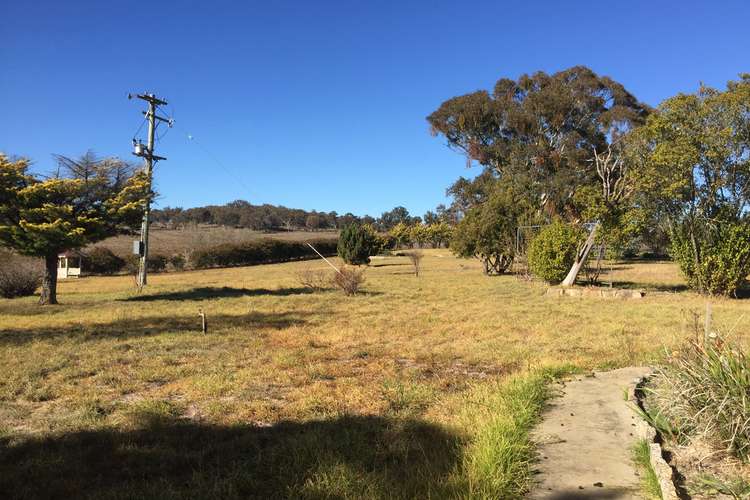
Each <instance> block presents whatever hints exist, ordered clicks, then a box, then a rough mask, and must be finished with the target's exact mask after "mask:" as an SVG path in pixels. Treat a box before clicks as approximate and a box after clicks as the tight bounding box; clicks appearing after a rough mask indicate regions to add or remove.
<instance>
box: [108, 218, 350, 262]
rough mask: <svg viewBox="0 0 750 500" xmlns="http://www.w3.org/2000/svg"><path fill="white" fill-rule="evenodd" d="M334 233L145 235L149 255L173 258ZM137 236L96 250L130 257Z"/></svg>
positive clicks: (188, 230) (226, 230)
mask: <svg viewBox="0 0 750 500" xmlns="http://www.w3.org/2000/svg"><path fill="white" fill-rule="evenodd" d="M337 236H338V231H329V230H325V231H289V232H274V233H266V232H263V231H254V230H252V229H247V228H233V227H224V226H208V225H197V226H191V225H188V226H187V227H185V228H181V229H164V228H158V227H157V228H153V229H152V230H151V231H150V233H149V248H150V250H151V252H152V253H153V254H159V255H173V254H176V253H183V252H184V251H186V250H187V249H193V250H197V249H203V248H208V247H211V246H214V245H220V244H222V243H242V242H245V241H252V240H257V239H261V238H273V239H280V240H289V241H305V240H311V239H316V238H336V237H337ZM137 239H138V236H133V235H119V236H113V237H112V238H107V239H106V240H104V241H102V242H100V243H97V244H96V245H93V246H97V247H106V248H109V249H110V250H112V251H113V252H114V253H116V254H118V255H130V254H131V253H132V252H133V241H134V240H137Z"/></svg>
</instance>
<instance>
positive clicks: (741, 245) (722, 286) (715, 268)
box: [670, 221, 750, 296]
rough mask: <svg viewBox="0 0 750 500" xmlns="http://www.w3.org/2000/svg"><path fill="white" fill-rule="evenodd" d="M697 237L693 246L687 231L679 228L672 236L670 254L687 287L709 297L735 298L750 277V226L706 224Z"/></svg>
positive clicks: (739, 222) (742, 224)
mask: <svg viewBox="0 0 750 500" xmlns="http://www.w3.org/2000/svg"><path fill="white" fill-rule="evenodd" d="M697 233H698V234H695V235H694V237H695V241H694V242H693V241H692V240H691V238H690V236H689V233H688V231H687V230H686V229H685V228H684V227H680V226H678V227H677V228H676V229H675V230H674V231H673V232H672V234H671V235H670V236H671V245H670V253H671V254H672V258H673V259H674V260H675V261H676V262H677V263H678V264H679V265H680V270H681V271H682V273H683V274H684V275H685V278H686V279H687V283H688V286H689V287H690V288H692V289H694V290H697V291H698V292H700V293H705V294H710V295H730V296H731V295H736V293H737V290H738V289H739V288H740V287H741V286H742V284H743V283H744V282H745V279H746V278H747V276H748V274H750V222H747V221H738V222H724V223H721V224H718V225H717V226H715V227H710V226H709V225H708V224H706V228H705V230H704V231H702V232H697ZM694 244H695V245H697V247H698V250H699V253H698V255H697V256H696V251H695V247H694Z"/></svg>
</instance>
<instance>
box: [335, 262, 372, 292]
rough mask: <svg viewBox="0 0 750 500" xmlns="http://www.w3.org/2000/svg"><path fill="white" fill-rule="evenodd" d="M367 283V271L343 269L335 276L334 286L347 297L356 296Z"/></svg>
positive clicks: (353, 268)
mask: <svg viewBox="0 0 750 500" xmlns="http://www.w3.org/2000/svg"><path fill="white" fill-rule="evenodd" d="M364 282H365V270H364V269H358V268H356V267H348V266H344V267H342V268H341V269H340V270H339V272H334V274H333V284H334V285H336V287H338V288H339V289H341V290H342V291H343V292H344V293H345V294H346V295H356V294H357V292H358V291H359V287H360V286H362V283H364Z"/></svg>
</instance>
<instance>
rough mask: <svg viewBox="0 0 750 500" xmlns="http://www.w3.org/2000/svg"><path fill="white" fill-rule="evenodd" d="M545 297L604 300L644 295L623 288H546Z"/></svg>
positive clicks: (643, 294)
mask: <svg viewBox="0 0 750 500" xmlns="http://www.w3.org/2000/svg"><path fill="white" fill-rule="evenodd" d="M545 295H550V296H553V297H599V298H604V299H642V298H643V297H644V296H645V295H646V294H645V293H644V292H643V290H629V289H624V288H598V287H558V286H553V287H549V288H547V291H546V292H545Z"/></svg>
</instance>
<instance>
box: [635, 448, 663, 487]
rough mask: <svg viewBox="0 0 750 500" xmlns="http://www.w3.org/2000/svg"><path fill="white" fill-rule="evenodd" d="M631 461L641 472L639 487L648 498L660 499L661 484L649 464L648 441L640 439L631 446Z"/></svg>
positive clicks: (649, 451)
mask: <svg viewBox="0 0 750 500" xmlns="http://www.w3.org/2000/svg"><path fill="white" fill-rule="evenodd" d="M633 462H635V465H636V467H637V468H638V470H639V471H640V473H641V489H642V490H643V493H644V494H645V495H646V496H647V498H650V499H661V498H662V495H661V486H659V479H658V478H657V477H656V472H654V468H653V467H652V466H651V450H650V449H649V444H648V441H646V440H645V439H640V440H638V442H637V443H636V444H635V445H634V446H633Z"/></svg>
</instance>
